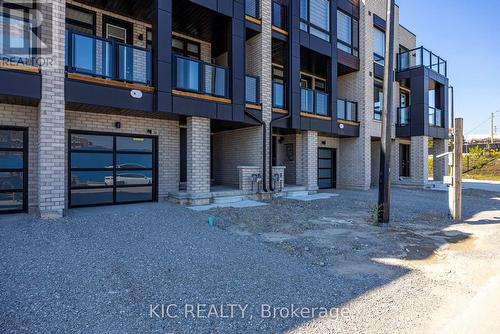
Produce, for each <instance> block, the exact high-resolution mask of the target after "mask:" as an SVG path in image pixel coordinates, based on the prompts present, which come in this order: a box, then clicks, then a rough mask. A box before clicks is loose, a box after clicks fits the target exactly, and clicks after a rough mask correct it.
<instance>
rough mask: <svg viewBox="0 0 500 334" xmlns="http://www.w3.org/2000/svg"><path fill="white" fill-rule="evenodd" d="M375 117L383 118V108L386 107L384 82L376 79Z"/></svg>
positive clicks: (374, 90) (374, 92)
mask: <svg viewBox="0 0 500 334" xmlns="http://www.w3.org/2000/svg"><path fill="white" fill-rule="evenodd" d="M373 101H374V108H373V119H375V120H377V121H381V120H382V110H383V108H384V84H383V82H382V81H379V80H375V83H374V87H373Z"/></svg>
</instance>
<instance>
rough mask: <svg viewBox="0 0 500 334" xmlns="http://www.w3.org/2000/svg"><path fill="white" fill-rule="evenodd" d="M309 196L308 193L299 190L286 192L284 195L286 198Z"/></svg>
mask: <svg viewBox="0 0 500 334" xmlns="http://www.w3.org/2000/svg"><path fill="white" fill-rule="evenodd" d="M307 195H309V191H305V190H300V191H288V192H287V193H286V197H297V196H307Z"/></svg>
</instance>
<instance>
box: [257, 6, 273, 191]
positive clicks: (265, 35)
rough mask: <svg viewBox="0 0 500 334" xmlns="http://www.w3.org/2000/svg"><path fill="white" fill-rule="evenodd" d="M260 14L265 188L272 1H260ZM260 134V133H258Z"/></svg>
mask: <svg viewBox="0 0 500 334" xmlns="http://www.w3.org/2000/svg"><path fill="white" fill-rule="evenodd" d="M260 6H261V8H260V13H261V19H262V25H261V33H260V34H259V35H260V53H259V56H258V57H260V59H261V62H260V64H261V66H260V73H259V76H260V94H261V103H262V121H264V122H265V123H266V128H267V129H268V131H267V140H266V145H267V147H266V152H267V154H266V156H265V157H264V159H266V160H265V161H266V166H268V168H266V171H265V173H266V176H267V182H268V185H267V188H268V189H269V185H270V184H271V182H272V180H271V178H272V175H270V173H269V165H271V164H272V161H271V159H270V158H269V152H270V150H271V141H272V132H273V130H272V128H271V127H270V122H271V119H272V108H273V96H272V90H273V88H272V66H271V64H272V1H260ZM259 134H261V132H259Z"/></svg>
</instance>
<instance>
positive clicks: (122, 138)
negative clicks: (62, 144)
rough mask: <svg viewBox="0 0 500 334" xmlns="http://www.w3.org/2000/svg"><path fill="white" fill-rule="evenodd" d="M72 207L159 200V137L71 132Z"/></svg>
mask: <svg viewBox="0 0 500 334" xmlns="http://www.w3.org/2000/svg"><path fill="white" fill-rule="evenodd" d="M69 154H70V157H69V164H70V168H69V169H70V180H69V182H70V195H69V206H70V207H82V206H95V205H110V204H124V203H137V202H149V201H155V200H156V198H157V195H156V193H157V190H156V184H157V181H156V174H157V173H156V171H157V159H156V154H157V149H156V138H154V137H148V136H136V135H122V134H120V135H115V134H102V133H91V132H77V131H71V132H70V152H69Z"/></svg>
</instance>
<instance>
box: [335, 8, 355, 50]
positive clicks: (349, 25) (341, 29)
mask: <svg viewBox="0 0 500 334" xmlns="http://www.w3.org/2000/svg"><path fill="white" fill-rule="evenodd" d="M337 47H338V48H339V49H340V50H342V51H345V52H347V53H350V54H352V55H354V56H356V57H357V56H358V50H359V23H358V20H356V19H355V18H353V17H351V16H349V15H347V14H346V13H344V12H342V11H340V10H337Z"/></svg>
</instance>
